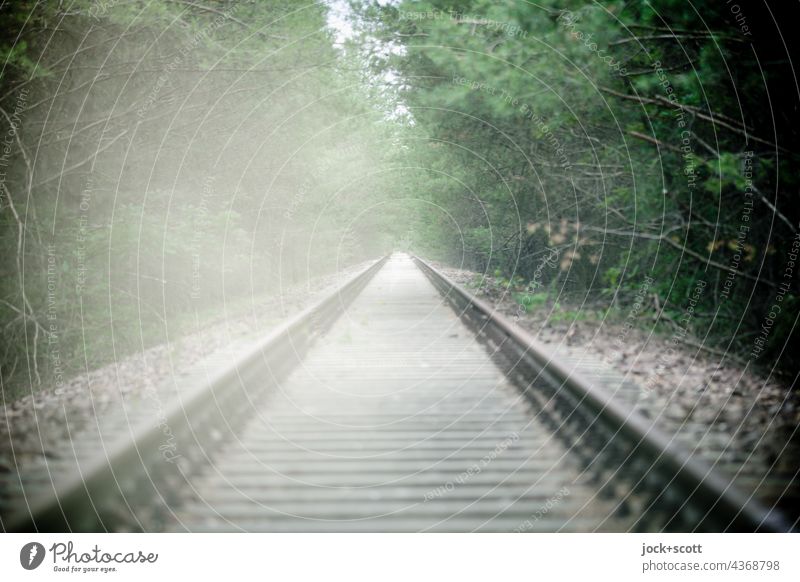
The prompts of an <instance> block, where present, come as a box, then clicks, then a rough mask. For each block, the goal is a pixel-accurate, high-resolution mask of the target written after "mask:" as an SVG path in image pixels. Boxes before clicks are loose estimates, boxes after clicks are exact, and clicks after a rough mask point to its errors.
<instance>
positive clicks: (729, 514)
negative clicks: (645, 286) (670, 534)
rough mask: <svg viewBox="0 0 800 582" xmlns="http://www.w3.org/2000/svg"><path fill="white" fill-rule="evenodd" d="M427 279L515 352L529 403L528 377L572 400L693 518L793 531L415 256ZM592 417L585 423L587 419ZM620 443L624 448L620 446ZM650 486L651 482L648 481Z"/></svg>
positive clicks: (482, 331)
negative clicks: (673, 491)
mask: <svg viewBox="0 0 800 582" xmlns="http://www.w3.org/2000/svg"><path fill="white" fill-rule="evenodd" d="M413 258H414V261H415V262H416V264H417V265H418V266H419V267H420V268H421V269H422V271H423V272H424V273H425V274H426V275H427V276H428V279H429V280H430V281H431V282H432V283H433V285H434V286H435V287H436V288H437V289H438V290H439V292H440V293H441V294H442V295H443V296H444V297H445V299H446V300H447V301H448V302H449V303H450V304H451V306H452V307H453V308H454V309H455V311H456V312H457V313H458V314H459V315H460V316H461V317H462V318H463V319H465V320H466V321H467V322H468V323H470V324H472V327H473V329H474V330H475V331H476V332H477V333H478V334H479V335H480V336H483V337H484V338H487V339H489V340H490V341H492V342H494V343H495V345H496V346H497V348H498V349H499V350H501V351H503V352H505V353H507V354H508V353H512V354H513V357H514V363H513V366H514V367H515V368H517V369H516V371H515V372H516V373H517V375H519V371H520V369H523V370H525V371H524V373H523V374H521V376H523V377H524V378H525V379H526V381H525V382H526V384H527V385H525V386H523V387H522V388H523V389H524V390H525V392H526V395H528V396H529V397H532V398H533V396H534V393H535V392H536V391H537V390H539V388H538V387H536V386H534V385H533V384H530V383H528V382H530V380H531V379H533V378H541V379H544V380H545V381H546V382H547V383H548V384H549V385H550V387H551V396H552V398H554V399H556V400H562V401H563V400H564V399H565V398H567V399H568V400H569V403H568V405H567V406H568V407H572V409H573V410H577V409H581V412H582V413H583V414H582V418H583V420H584V422H588V423H590V424H594V423H597V424H599V425H602V426H603V427H605V429H606V434H613V435H614V438H615V439H624V440H625V441H627V446H626V447H625V448H626V449H627V450H635V451H636V453H635V454H636V455H637V456H638V455H645V456H646V458H647V463H648V467H647V471H646V472H647V473H654V474H657V475H661V476H663V477H664V481H668V482H671V484H670V487H671V488H672V487H674V488H677V489H678V490H679V491H680V493H681V496H682V503H681V504H680V506H681V507H682V510H683V511H689V512H692V514H693V515H694V516H697V518H698V519H699V520H700V521H702V522H704V523H705V524H706V526H708V528H709V529H711V530H712V531H713V530H715V529H725V530H728V531H770V532H786V531H792V524H791V522H790V521H789V520H788V519H787V518H786V517H785V516H784V515H783V514H782V513H780V512H779V511H778V510H776V509H771V508H768V507H766V506H764V505H763V504H762V503H761V502H759V501H758V500H755V499H753V498H752V496H749V495H747V494H746V493H744V492H742V491H740V490H739V489H738V488H737V487H736V486H735V485H734V484H733V483H732V482H731V481H730V480H729V479H727V478H726V477H724V476H723V475H720V474H719V472H718V471H716V470H715V468H714V467H713V466H711V465H710V464H708V463H706V462H704V461H702V460H700V459H697V458H695V457H693V456H692V455H691V454H690V453H689V452H688V451H687V450H685V449H683V448H682V447H681V446H679V445H677V444H676V443H675V442H674V439H672V438H670V436H669V435H667V434H666V433H664V432H662V431H661V430H660V429H659V428H658V427H657V426H656V425H655V424H654V423H653V422H652V421H650V420H648V419H647V418H645V417H644V416H642V415H641V414H640V413H638V412H636V411H635V410H634V409H633V408H632V407H631V406H629V405H626V404H625V403H622V402H620V401H619V400H618V399H614V398H613V396H612V395H611V394H610V393H609V392H608V391H607V390H604V389H603V388H602V387H601V386H598V385H597V384H595V383H593V382H591V381H590V379H589V378H587V377H584V376H582V375H581V374H579V373H576V372H575V371H574V370H570V369H568V368H567V367H566V366H564V365H562V363H560V362H559V360H558V358H557V357H556V356H554V355H553V354H552V353H550V351H549V350H548V349H547V348H546V347H545V346H544V345H543V344H542V343H541V342H539V341H537V340H536V339H535V338H534V337H533V336H532V335H531V334H529V333H528V332H527V331H525V330H524V329H522V328H520V327H519V326H517V325H515V324H514V323H512V322H511V321H510V320H509V319H508V318H506V317H505V316H503V315H501V314H500V313H498V312H497V310H496V309H494V308H493V307H492V306H491V305H489V304H488V303H486V302H485V301H483V300H481V299H478V298H477V297H475V296H473V295H472V294H470V293H469V292H468V291H466V290H465V289H464V288H463V287H461V286H460V285H458V284H457V283H455V282H453V281H451V280H450V279H449V278H447V277H446V276H445V275H444V274H443V273H441V272H440V271H439V270H438V269H436V268H435V267H433V266H432V265H430V264H429V263H427V262H426V261H424V260H422V259H420V258H419V257H416V256H415V257H413ZM587 419H588V420H587ZM617 444H619V443H617ZM651 481H652V480H651Z"/></svg>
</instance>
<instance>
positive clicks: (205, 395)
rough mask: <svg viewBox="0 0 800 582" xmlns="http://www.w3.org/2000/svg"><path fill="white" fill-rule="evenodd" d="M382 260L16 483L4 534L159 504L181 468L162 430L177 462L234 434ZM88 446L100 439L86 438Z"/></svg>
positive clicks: (60, 527) (78, 525) (89, 521)
mask: <svg viewBox="0 0 800 582" xmlns="http://www.w3.org/2000/svg"><path fill="white" fill-rule="evenodd" d="M387 259H388V256H386V257H383V258H381V259H379V260H377V261H375V262H374V263H373V264H372V265H370V266H369V267H367V268H366V269H364V270H363V271H361V272H360V273H358V274H357V275H355V276H354V277H352V278H350V279H349V280H348V281H347V282H345V283H344V284H343V285H341V286H340V287H338V288H337V289H335V290H334V291H332V292H331V293H329V294H327V295H326V296H325V297H324V298H322V299H321V300H320V301H318V302H316V303H315V304H314V305H311V306H310V307H308V308H306V309H304V310H303V311H301V312H300V313H298V314H297V315H295V316H294V317H292V318H290V319H289V320H288V321H286V322H285V323H284V324H282V325H280V326H279V327H278V328H277V329H275V330H273V331H271V332H270V333H268V334H267V335H266V336H265V337H264V338H262V339H260V340H258V341H257V342H255V343H254V344H253V345H252V346H251V347H250V348H249V349H248V350H247V351H245V352H244V353H240V354H236V355H231V356H230V357H229V358H223V360H224V361H223V362H222V365H221V366H217V368H216V369H214V370H212V373H211V374H210V375H206V374H203V375H202V376H201V377H202V378H203V381H201V382H199V383H197V384H194V385H192V386H190V389H189V390H187V391H186V392H185V393H179V394H177V397H175V398H173V399H172V400H171V401H170V402H168V403H167V406H166V407H165V409H164V411H163V416H161V417H160V418H159V419H156V420H157V422H154V419H153V418H152V414H150V415H146V414H145V415H142V416H141V417H140V418H138V419H137V420H138V422H135V423H132V424H130V425H127V423H126V426H125V430H124V431H123V432H122V433H120V434H119V435H118V436H119V437H120V438H117V439H113V442H100V443H97V442H93V443H91V444H93V445H94V444H96V445H100V446H99V448H100V451H97V452H96V453H95V454H94V455H90V456H89V457H88V458H84V459H78V458H77V457H78V455H79V453H76V452H75V451H74V448H75V443H74V442H70V443H68V444H67V445H65V450H64V451H62V453H63V455H64V456H67V457H69V456H72V458H71V459H68V462H67V464H66V465H65V466H66V467H68V468H67V469H66V470H65V471H64V472H60V471H59V470H58V469H59V467H58V466H51V467H49V468H48V469H47V470H46V471H42V472H40V473H41V474H40V475H39V477H40V481H42V480H44V481H46V483H45V486H44V487H41V486H39V487H38V488H37V493H34V494H33V495H29V494H28V493H27V492H26V491H25V482H24V481H23V483H22V495H21V497H22V498H21V499H15V500H14V503H15V507H14V509H13V510H12V512H11V513H10V514H9V515H7V516H3V517H1V518H0V525H2V527H3V529H5V530H6V531H65V530H72V531H76V530H77V531H80V530H83V531H92V530H96V529H97V528H98V527H105V528H108V526H109V525H110V524H113V523H114V517H113V508H112V516H111V517H109V516H108V515H105V516H104V515H103V514H104V508H105V506H106V505H109V502H108V500H109V498H115V500H113V501H112V502H111V504H112V505H113V504H114V503H116V504H117V505H122V504H127V501H126V499H125V498H126V497H128V496H137V498H141V497H147V496H150V497H151V498H152V497H153V496H156V499H157V498H158V497H162V498H163V496H164V495H165V492H164V490H165V489H168V487H169V483H165V482H164V478H165V477H166V478H169V476H170V474H171V475H172V476H173V478H174V476H175V475H176V472H177V474H178V476H179V477H185V473H184V469H183V468H181V467H179V466H178V465H175V464H172V463H167V462H165V458H164V455H163V447H162V443H163V440H164V427H165V426H168V427H169V428H170V431H171V433H172V435H174V437H175V439H177V440H178V442H180V443H181V447H182V449H181V451H182V453H181V454H182V455H183V456H187V457H190V458H191V457H192V456H194V457H204V456H206V447H213V446H215V444H216V443H217V442H218V441H220V435H219V434H216V435H214V434H212V433H213V432H214V430H217V431H218V430H219V427H227V430H228V431H229V432H235V430H236V429H235V428H234V427H232V426H231V424H232V422H231V420H232V419H235V418H236V416H237V414H242V413H243V410H246V409H249V405H250V404H251V403H252V400H253V398H254V396H255V394H254V393H253V392H254V391H255V390H257V389H258V390H263V389H264V386H265V382H264V377H265V376H268V377H270V378H271V382H269V383H266V385H267V386H274V385H275V383H276V382H278V381H280V379H281V378H282V377H284V376H285V375H286V374H288V372H289V371H291V369H292V368H293V367H294V366H295V365H296V364H297V363H298V362H299V361H300V360H301V359H302V357H303V354H304V353H305V351H306V350H307V349H308V348H309V346H310V345H311V344H312V343H313V341H314V339H315V338H316V337H318V336H319V334H320V333H322V332H323V331H324V330H325V329H327V327H328V326H330V325H331V324H332V323H333V322H334V321H335V320H336V319H337V318H338V317H339V315H340V314H341V313H342V312H343V310H344V309H345V308H346V307H347V305H348V304H349V303H350V302H351V301H352V300H353V299H354V298H355V297H356V296H358V294H359V293H360V292H361V290H362V289H363V288H364V286H365V285H366V284H367V283H368V282H369V280H370V279H371V278H372V277H373V276H374V275H375V273H377V272H378V271H379V270H380V268H381V267H382V266H383V264H384V263H385V262H386V260H387ZM256 379H257V380H258V381H255V380H256ZM244 413H245V414H246V412H244ZM234 424H235V421H234ZM212 428H213V429H214V430H211V429H212ZM75 439H76V440H80V436H76V437H75ZM94 440H95V441H97V440H100V441H103V440H104V439H103V438H102V436H101V437H100V439H98V438H97V435H94ZM190 449H192V450H190ZM51 475H52V477H51ZM117 509H119V507H118V508H117Z"/></svg>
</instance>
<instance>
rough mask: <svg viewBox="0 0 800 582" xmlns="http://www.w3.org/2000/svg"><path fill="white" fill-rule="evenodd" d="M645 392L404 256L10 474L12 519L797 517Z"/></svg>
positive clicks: (313, 524)
mask: <svg viewBox="0 0 800 582" xmlns="http://www.w3.org/2000/svg"><path fill="white" fill-rule="evenodd" d="M638 389H639V388H638V387H637V386H636V385H635V384H631V383H629V382H626V381H625V380H624V379H622V378H620V377H619V376H618V375H617V374H615V373H614V371H613V370H608V369H605V368H603V367H598V366H596V365H593V364H592V363H591V362H589V363H587V362H585V361H580V362H579V361H570V360H568V359H564V358H555V357H554V356H553V355H552V354H550V353H549V352H548V351H547V350H546V349H545V348H543V347H542V346H540V345H538V344H537V343H536V342H535V341H534V340H533V338H531V337H530V336H529V335H528V334H527V333H525V332H524V331H523V330H521V329H519V328H517V327H516V326H514V325H513V324H512V323H511V322H509V321H508V320H506V319H504V318H503V317H501V316H499V315H498V314H496V313H494V311H493V309H492V308H491V307H490V306H488V305H486V304H485V303H483V302H482V301H480V300H478V299H476V298H474V297H472V296H471V295H470V294H469V293H468V292H466V291H465V290H464V289H462V288H461V287H459V286H458V285H456V284H454V283H452V282H450V281H449V280H448V279H447V278H446V277H444V276H443V275H442V274H441V273H440V272H438V271H437V270H436V269H435V268H433V267H432V266H430V265H429V264H427V263H425V262H424V261H422V260H420V259H417V258H411V257H409V256H407V255H393V256H392V257H390V258H385V259H382V260H380V261H377V262H376V263H375V264H373V265H372V266H371V267H369V268H367V269H366V270H365V271H363V272H362V273H360V274H359V275H357V276H356V277H354V278H353V279H352V280H350V281H348V282H347V283H345V284H344V285H342V287H341V288H340V289H338V290H337V291H336V292H335V293H333V294H331V295H330V296H328V297H327V298H325V299H324V300H323V301H321V302H320V303H318V304H317V305H315V306H313V307H311V308H309V309H307V310H306V311H304V312H303V313H301V314H299V315H298V316H296V317H295V318H293V319H292V320H291V321H289V322H288V323H287V324H285V325H284V326H283V327H281V328H280V329H278V330H276V331H274V332H272V333H271V334H270V335H269V336H268V337H267V338H264V339H263V340H262V341H260V342H259V343H258V344H257V345H255V346H250V347H249V348H248V349H247V350H244V352H243V348H242V346H231V347H230V349H229V350H228V351H226V352H225V353H222V354H219V355H217V356H216V357H215V358H214V359H213V360H212V361H210V362H208V363H207V365H206V366H204V367H203V369H202V370H198V373H197V374H195V375H192V376H191V377H187V378H184V379H183V380H182V381H181V382H179V383H176V384H175V385H170V386H167V387H162V389H161V390H160V391H159V392H158V393H157V394H156V395H155V398H151V399H149V400H148V401H146V402H140V403H134V404H133V405H131V406H129V407H127V408H126V410H124V411H122V412H121V413H120V414H119V415H113V416H112V417H109V418H107V419H101V421H99V422H98V424H97V426H96V427H94V429H93V430H92V431H87V432H86V433H85V434H81V435H76V436H75V438H73V439H72V441H71V442H70V443H66V444H65V447H64V449H65V450H64V451H63V452H62V454H61V455H59V456H58V458H57V459H55V460H53V461H51V462H50V461H49V462H47V463H46V464H45V466H43V467H41V468H40V469H38V470H36V471H33V472H32V473H31V474H29V475H21V476H13V477H4V479H5V482H4V483H3V489H5V490H7V491H8V492H9V493H8V494H7V495H5V496H4V497H3V499H4V501H3V502H2V504H0V518H2V525H3V527H4V529H7V530H34V529H38V530H46V531H47V530H50V531H52V530H65V529H72V530H97V529H120V528H122V529H145V530H153V529H164V530H171V531H788V530H791V529H792V527H793V523H792V520H791V519H790V518H788V517H787V516H786V515H784V514H783V513H781V512H780V511H778V510H777V509H774V507H773V505H772V504H771V503H764V502H762V500H761V499H760V498H759V496H758V495H754V494H753V492H754V491H761V490H762V489H763V487H765V486H767V485H768V486H770V487H772V488H773V489H774V488H780V486H781V483H769V482H767V483H765V482H764V481H765V480H764V479H763V478H762V479H761V480H760V482H759V483H757V485H758V487H754V488H750V489H748V488H747V487H742V483H745V481H742V479H741V477H742V475H741V473H742V471H741V468H742V467H741V466H738V467H736V466H731V465H730V464H728V465H725V466H723V465H720V463H719V462H718V459H717V458H708V457H706V458H704V457H703V456H702V455H698V454H696V452H694V451H691V450H689V449H688V448H687V447H685V446H684V444H683V443H681V442H680V439H678V438H676V437H675V435H668V434H665V433H663V432H661V431H660V430H659V428H658V427H657V426H656V425H655V423H654V422H652V421H650V420H648V419H646V418H645V417H644V416H642V415H641V414H639V413H638V412H637V410H636V398H635V395H636V392H637V390H638ZM153 401H155V402H156V403H158V406H156V407H155V408H154V407H153ZM737 469H738V470H737ZM745 477H746V475H745ZM783 486H784V488H785V487H786V485H785V484H784V485H783ZM765 499H766V497H765Z"/></svg>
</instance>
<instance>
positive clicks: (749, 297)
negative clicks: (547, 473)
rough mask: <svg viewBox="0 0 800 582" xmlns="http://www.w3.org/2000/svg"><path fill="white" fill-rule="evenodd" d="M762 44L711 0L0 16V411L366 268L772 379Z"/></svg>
mask: <svg viewBox="0 0 800 582" xmlns="http://www.w3.org/2000/svg"><path fill="white" fill-rule="evenodd" d="M792 21H795V20H794V10H793V7H792V6H791V5H790V4H789V3H772V4H771V5H767V4H765V3H756V2H752V3H751V2H745V1H740V0H735V1H734V0H719V1H715V2H695V3H693V2H684V1H679V0H650V1H639V0H634V1H627V2H623V1H621V0H609V1H606V2H602V3H600V2H587V1H577V0H576V1H571V0H566V1H564V0H562V1H554V0H542V1H541V2H537V3H532V2H524V1H521V0H519V1H518V0H507V1H502V2H497V1H490V0H458V1H455V0H451V1H447V0H441V1H438V0H437V1H421V2H417V1H414V2H412V1H407V0H404V1H397V2H392V1H364V2H356V1H352V2H347V1H344V0H337V1H331V2H317V3H301V2H293V1H291V0H259V1H257V2H256V1H238V2H236V1H229V0H196V1H195V0H99V1H91V0H61V1H50V2H32V1H28V0H18V1H15V2H4V3H2V6H0V26H2V30H3V31H4V37H3V40H2V43H0V55H2V60H3V66H2V72H1V73H0V75H2V94H0V114H2V115H0V118H1V119H0V124H1V125H2V127H0V133H1V134H2V136H3V137H2V139H3V144H2V151H1V152H0V196H1V197H2V199H1V200H0V225H1V230H0V237H2V238H1V239H0V244H2V248H3V250H4V252H3V253H2V256H0V273H2V276H1V277H0V285H1V286H2V289H1V290H0V327H2V337H3V341H2V350H0V379H1V380H2V386H3V398H4V399H13V398H15V397H16V396H17V395H19V394H24V393H26V392H30V391H31V390H33V391H35V390H38V389H40V388H42V387H46V386H54V385H55V386H57V385H58V384H59V382H62V381H63V380H64V379H66V378H68V377H70V376H74V375H76V374H79V373H81V371H82V370H87V369H94V368H96V367H98V366H101V365H103V364H105V363H108V362H112V361H114V360H115V359H117V358H119V357H121V356H123V355H125V354H129V353H133V352H136V351H141V350H143V349H145V348H147V347H149V346H153V345H158V344H162V343H164V342H169V341H172V340H174V339H176V338H179V337H181V335H182V334H186V333H189V332H191V331H192V330H195V329H197V328H200V327H202V326H203V325H206V324H207V323H208V322H211V321H214V320H216V319H219V318H220V317H223V318H224V317H226V316H227V315H229V314H234V313H240V312H246V311H247V310H248V309H253V308H254V306H255V305H256V304H257V300H258V298H261V297H264V296H269V295H271V294H275V293H278V292H280V291H281V290H282V289H286V288H287V287H288V286H291V285H301V286H302V285H312V284H313V280H314V278H315V277H317V276H320V275H323V274H326V273H332V272H335V271H337V270H339V269H341V268H343V267H346V266H350V265H353V264H356V263H359V262H362V261H365V260H367V259H373V258H377V257H379V256H381V255H383V254H386V253H388V252H391V251H393V250H404V251H409V252H412V253H415V254H418V255H420V256H422V257H425V258H427V259H431V260H436V261H439V262H441V263H443V264H447V265H451V266H454V267H462V268H465V269H471V270H474V271H477V272H479V273H486V274H487V275H489V276H491V277H492V278H493V280H496V281H499V282H500V284H502V285H503V286H505V288H506V289H507V290H508V292H509V293H512V294H513V296H514V297H515V298H516V299H517V301H518V302H519V303H520V305H521V306H522V307H523V308H524V309H528V310H531V309H536V308H539V307H542V306H549V308H553V307H554V306H558V308H559V309H563V310H564V311H565V312H566V313H568V314H571V316H572V317H580V316H581V314H583V313H587V312H592V313H598V314H599V316H600V317H609V318H617V319H619V320H621V321H630V322H631V323H630V324H631V325H640V326H644V327H649V328H653V327H656V328H657V329H658V330H660V331H662V332H663V333H669V334H676V335H678V336H679V337H680V338H682V340H683V341H693V342H695V343H697V344H698V345H700V346H702V347H703V349H705V350H708V351H711V352H714V353H717V354H721V355H723V356H724V357H730V358H732V359H736V360H739V361H745V362H748V363H749V364H750V365H752V366H753V367H755V368H758V369H762V370H766V371H775V373H779V374H784V375H787V376H789V377H793V375H794V374H795V373H796V370H797V369H798V363H800V362H798V355H797V353H798V350H797V347H798V342H797V335H798V334H797V331H796V329H795V327H796V324H797V317H798V313H799V312H800V310H799V309H798V307H799V305H798V290H799V289H800V283H799V282H798V281H799V280H800V274H798V271H800V265H798V263H797V260H798V254H799V253H800V231H799V229H798V225H799V224H800V205H798V204H797V190H798V171H797V168H798V154H800V149H799V145H800V144H798V128H800V124H798V100H799V99H800V85H798V81H797V77H796V74H795V71H794V69H793V62H792V55H794V54H798V53H797V52H796V51H795V50H794V49H795V45H796V43H797V40H796V35H785V34H782V33H781V30H783V29H782V27H781V26H780V23H786V22H792ZM692 338H694V339H692Z"/></svg>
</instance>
